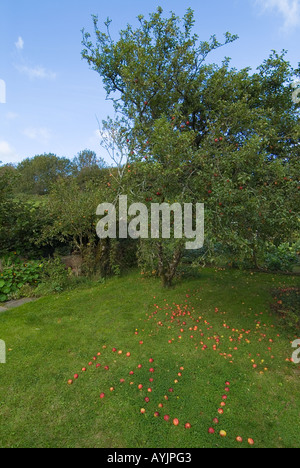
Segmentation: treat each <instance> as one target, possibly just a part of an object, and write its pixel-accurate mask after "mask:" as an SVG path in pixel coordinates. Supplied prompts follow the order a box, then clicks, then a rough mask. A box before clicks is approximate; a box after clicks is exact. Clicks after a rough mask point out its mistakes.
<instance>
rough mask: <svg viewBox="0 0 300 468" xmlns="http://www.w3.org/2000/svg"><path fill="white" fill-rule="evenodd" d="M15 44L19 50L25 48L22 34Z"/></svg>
mask: <svg viewBox="0 0 300 468" xmlns="http://www.w3.org/2000/svg"><path fill="white" fill-rule="evenodd" d="M15 46H16V48H17V49H18V50H23V49H24V41H23V39H22V37H21V36H19V38H18V40H17V42H15Z"/></svg>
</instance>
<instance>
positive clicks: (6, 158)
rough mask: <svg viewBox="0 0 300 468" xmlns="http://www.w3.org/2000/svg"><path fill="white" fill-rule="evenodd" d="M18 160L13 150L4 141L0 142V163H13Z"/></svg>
mask: <svg viewBox="0 0 300 468" xmlns="http://www.w3.org/2000/svg"><path fill="white" fill-rule="evenodd" d="M17 158H18V155H17V153H16V150H15V148H14V147H13V146H12V145H11V144H10V143H8V142H7V141H5V140H0V161H1V162H2V163H4V164H7V163H10V162H14V161H15V160H16V159H17Z"/></svg>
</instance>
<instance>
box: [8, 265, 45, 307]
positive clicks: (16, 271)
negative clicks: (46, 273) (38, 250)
mask: <svg viewBox="0 0 300 468" xmlns="http://www.w3.org/2000/svg"><path fill="white" fill-rule="evenodd" d="M2 263H3V271H2V272H1V273H0V302H5V301H7V300H9V299H11V298H17V297H19V293H20V290H21V289H22V288H23V287H24V286H25V285H33V286H34V285H37V284H38V282H39V280H40V277H41V274H42V271H43V264H41V263H39V262H36V261H28V262H26V263H23V262H22V261H21V260H20V259H18V258H17V257H16V258H14V259H11V258H10V257H6V258H5V259H4V260H3V261H2Z"/></svg>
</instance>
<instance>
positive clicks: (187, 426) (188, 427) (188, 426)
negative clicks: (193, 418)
mask: <svg viewBox="0 0 300 468" xmlns="http://www.w3.org/2000/svg"><path fill="white" fill-rule="evenodd" d="M184 427H185V428H186V429H191V427H192V426H191V425H190V423H186V424H185V426H184Z"/></svg>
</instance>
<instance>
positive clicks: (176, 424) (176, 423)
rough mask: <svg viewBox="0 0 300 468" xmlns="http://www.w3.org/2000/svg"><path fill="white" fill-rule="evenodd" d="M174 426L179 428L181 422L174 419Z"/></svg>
mask: <svg viewBox="0 0 300 468" xmlns="http://www.w3.org/2000/svg"><path fill="white" fill-rule="evenodd" d="M173 424H174V426H179V420H178V419H177V418H175V419H173Z"/></svg>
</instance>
